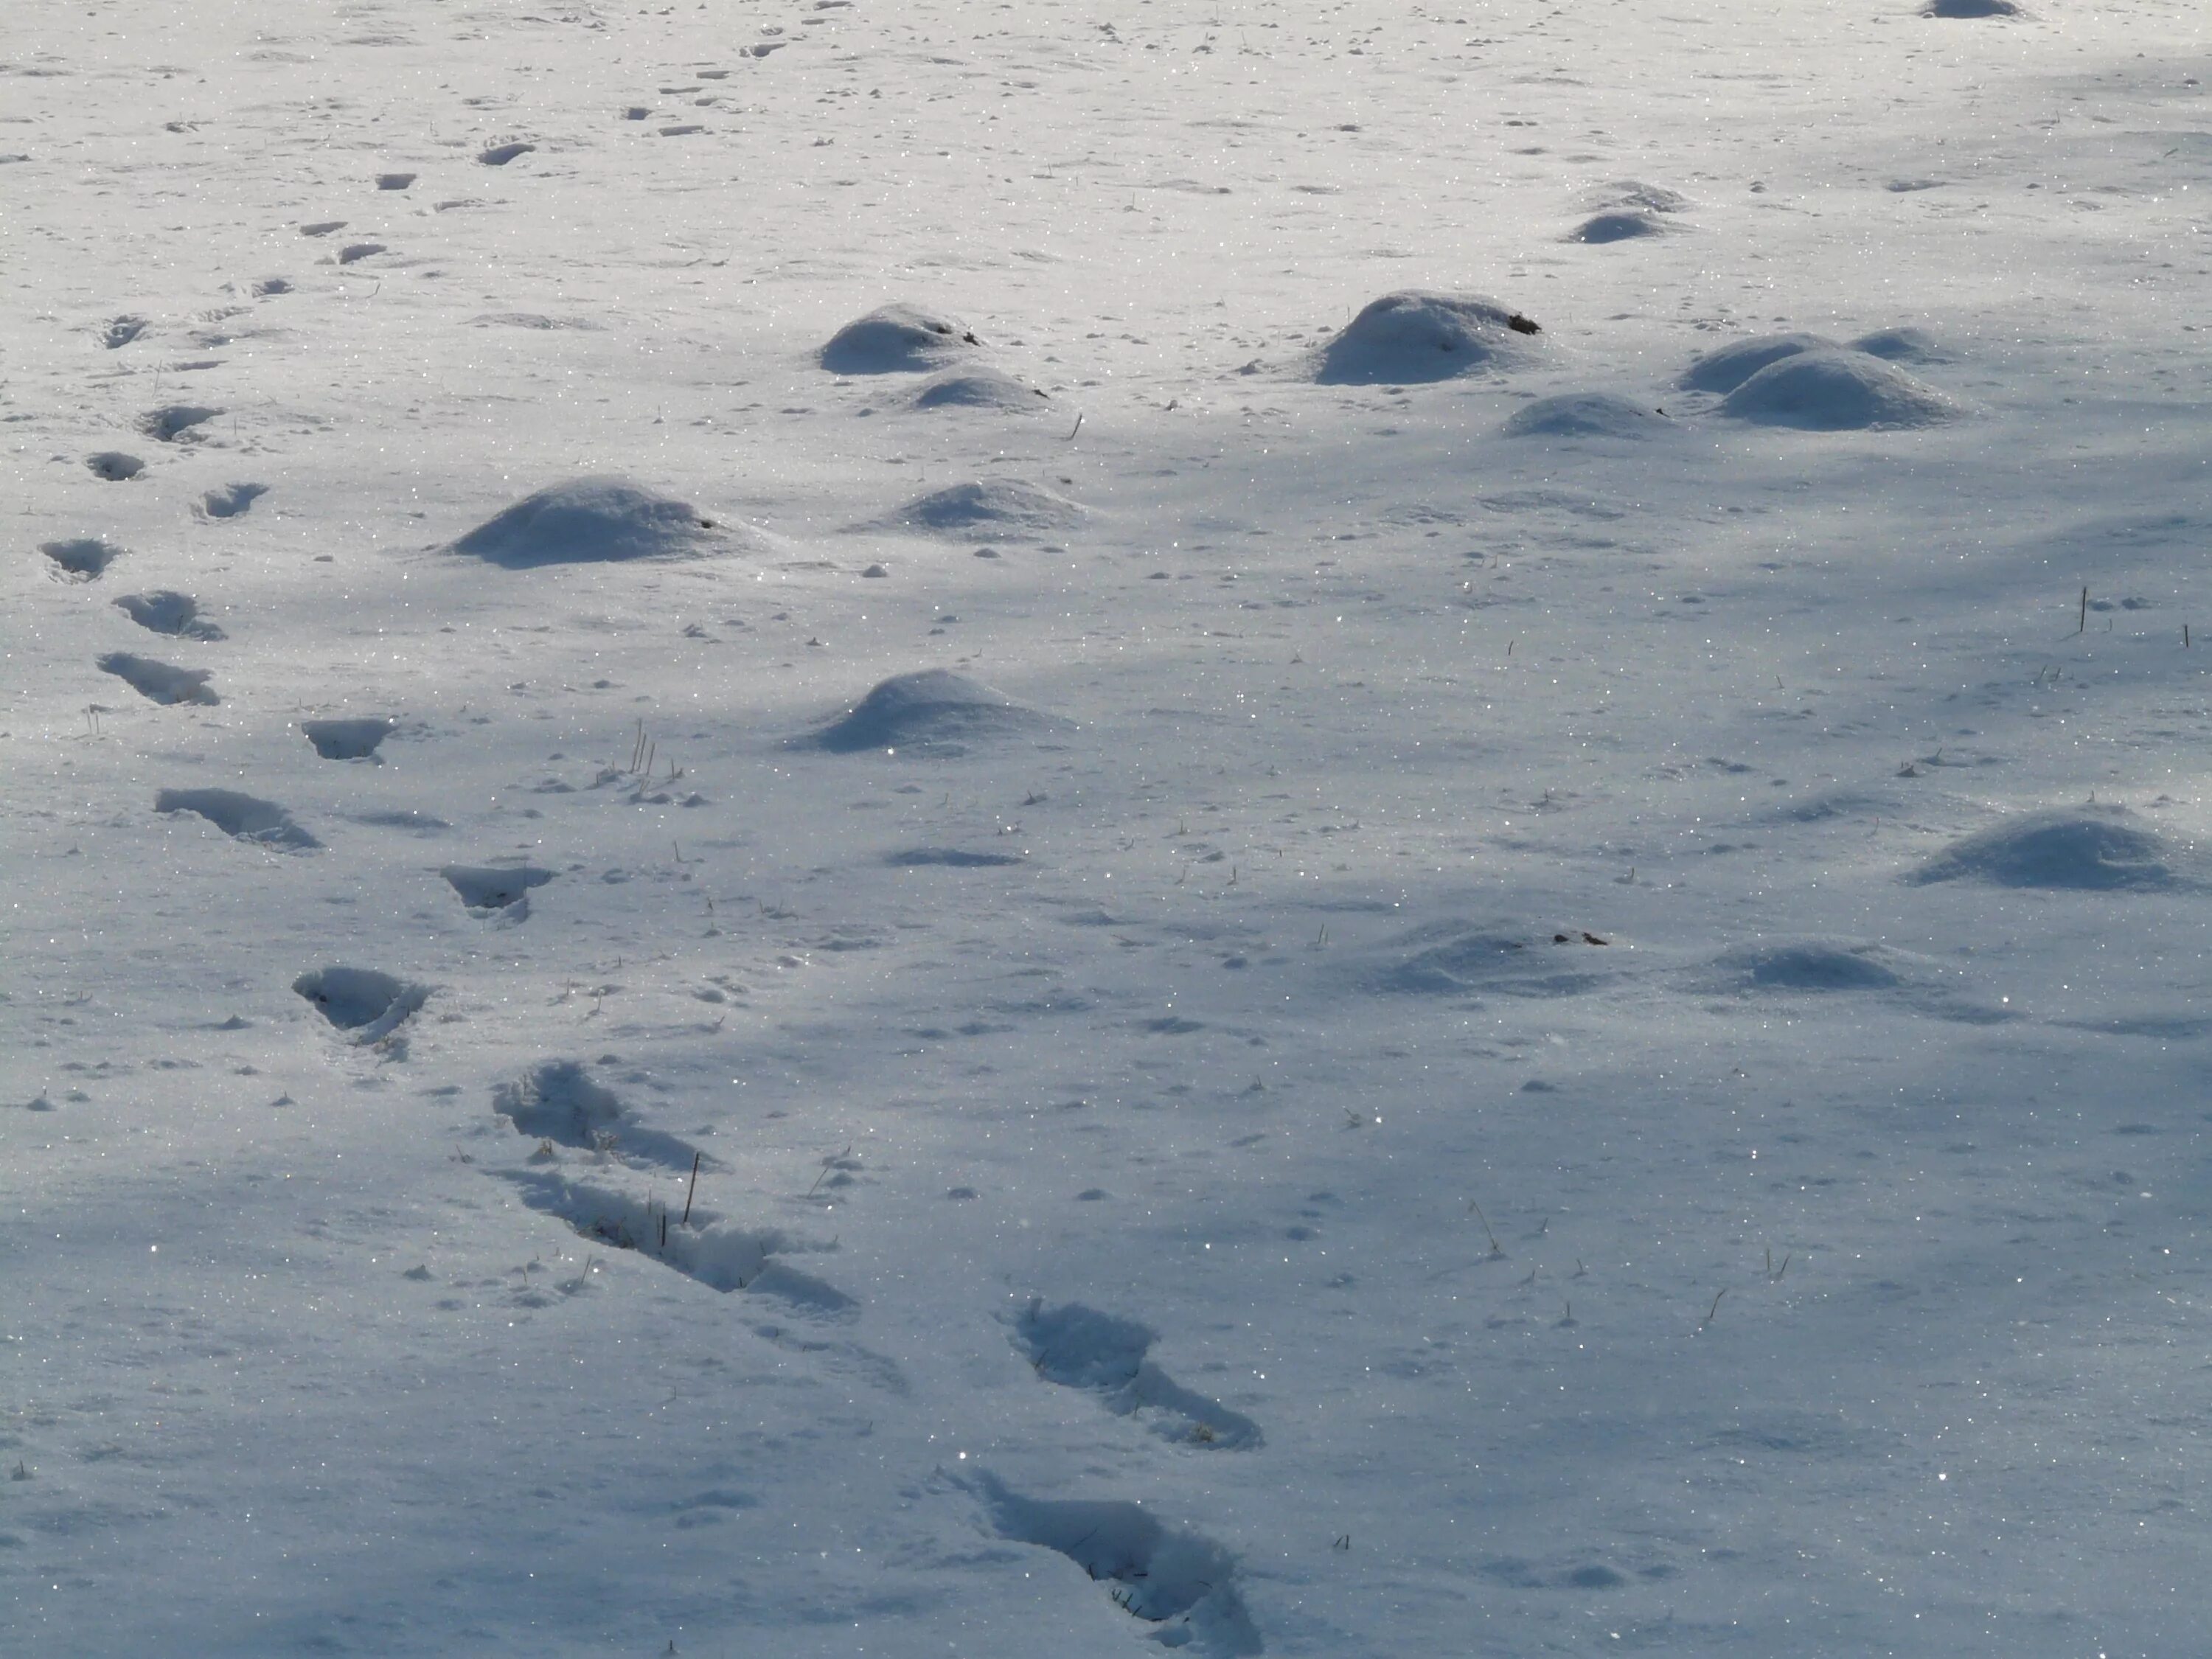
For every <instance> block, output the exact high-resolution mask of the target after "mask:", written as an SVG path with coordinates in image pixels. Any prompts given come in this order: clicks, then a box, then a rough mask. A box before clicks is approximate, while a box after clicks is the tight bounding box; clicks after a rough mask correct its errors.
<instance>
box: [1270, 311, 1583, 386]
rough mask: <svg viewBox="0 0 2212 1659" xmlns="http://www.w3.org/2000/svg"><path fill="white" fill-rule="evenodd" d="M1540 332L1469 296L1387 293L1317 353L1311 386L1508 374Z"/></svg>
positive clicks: (1528, 353) (1529, 350) (1521, 318)
mask: <svg viewBox="0 0 2212 1659" xmlns="http://www.w3.org/2000/svg"><path fill="white" fill-rule="evenodd" d="M1542 332H1543V331H1542V329H1541V328H1540V327H1539V326H1538V325H1536V324H1535V323H1534V321H1533V320H1532V319H1529V318H1528V317H1525V316H1523V315H1522V313H1519V312H1517V311H1515V310H1513V309H1512V308H1511V307H1507V306H1503V305H1500V304H1498V301H1495V300H1488V299H1485V298H1483V297H1482V296H1480V295H1473V294H1435V293H1430V292H1428V291H1426V290H1423V289H1406V290H1403V291H1401V292H1400V293H1396V294H1386V295H1383V297H1382V298H1381V299H1379V300H1376V301H1374V302H1373V303H1372V304H1370V305H1369V306H1368V307H1367V308H1366V309H1365V310H1364V311H1362V312H1361V313H1359V314H1358V316H1357V317H1355V318H1353V319H1352V320H1351V321H1350V322H1349V323H1347V324H1346V325H1345V326H1344V328H1343V329H1342V330H1341V331H1339V332H1338V333H1337V334H1336V335H1335V336H1334V337H1333V338H1332V339H1331V340H1330V341H1329V343H1328V344H1327V345H1326V346H1324V347H1322V350H1321V353H1320V355H1319V356H1318V358H1317V359H1316V362H1315V365H1314V379H1315V380H1318V381H1320V382H1321V383H1322V385H1324V386H1387V385H1393V384H1396V383H1399V382H1411V381H1417V380H1449V379H1450V378H1451V377H1452V376H1454V375H1455V374H1472V373H1474V371H1476V370H1478V369H1486V368H1510V367H1513V366H1515V365H1516V364H1519V363H1522V362H1526V361H1528V359H1529V358H1531V357H1532V356H1534V352H1535V338H1536V337H1537V336H1539V335H1541V333H1542Z"/></svg>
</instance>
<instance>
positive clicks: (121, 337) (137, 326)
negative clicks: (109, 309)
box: [100, 313, 147, 351]
mask: <svg viewBox="0 0 2212 1659" xmlns="http://www.w3.org/2000/svg"><path fill="white" fill-rule="evenodd" d="M146 329H147V322H146V319H144V318H143V317H133V316H131V315H130V314H128V313H125V315H123V316H120V317H111V318H110V319H108V320H107V322H106V324H105V325H102V327H101V328H100V344H102V345H104V346H106V348H107V349H109V350H110V351H115V350H118V349H121V348H122V347H124V346H127V345H129V344H130V343H131V342H132V341H133V340H135V339H137V337H139V336H140V335H141V334H143V333H144V332H145V331H146Z"/></svg>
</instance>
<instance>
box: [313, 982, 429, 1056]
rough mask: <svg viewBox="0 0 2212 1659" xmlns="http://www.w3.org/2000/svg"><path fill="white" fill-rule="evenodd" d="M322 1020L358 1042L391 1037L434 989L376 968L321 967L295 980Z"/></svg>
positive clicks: (348, 1039) (349, 1039)
mask: <svg viewBox="0 0 2212 1659" xmlns="http://www.w3.org/2000/svg"><path fill="white" fill-rule="evenodd" d="M292 988H293V989H294V990H295V991H297V992H298V993H299V994H301V996H303V997H305V998H307V1000H308V1001H310V1002H312V1003H313V1004H314V1005H315V1008H316V1010H317V1012H319V1013H320V1014H321V1015H322V1017H323V1018H325V1019H326V1020H328V1021H330V1023H331V1024H332V1025H333V1026H335V1027H336V1028H337V1030H341V1031H343V1032H344V1033H345V1034H346V1041H347V1042H354V1043H368V1042H378V1041H380V1039H382V1038H384V1037H387V1036H391V1035H392V1032H393V1031H394V1030H398V1027H399V1025H400V1024H401V1023H402V1022H403V1021H404V1020H405V1019H406V1018H408V1017H409V1016H410V1015H411V1014H412V1013H414V1012H415V1011H416V1009H418V1008H420V1007H421V1006H422V1005H423V1004H424V1003H426V1002H428V1000H430V987H428V986H427V985H417V984H415V983H414V982H412V981H409V980H404V979H395V978H393V977H392V975H390V974H382V973H379V972H378V971H377V970H376V969H374V968H318V969H314V970H313V972H312V973H306V974H302V975H300V977H299V978H297V979H295V980H294V981H292Z"/></svg>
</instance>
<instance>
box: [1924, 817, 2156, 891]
mask: <svg viewBox="0 0 2212 1659" xmlns="http://www.w3.org/2000/svg"><path fill="white" fill-rule="evenodd" d="M2171 856H2172V855H2171V854H2170V853H2169V851H2168V850H2167V848H2166V838H2165V837H2164V836H2161V835H2160V833H2159V832H2158V830H2156V829H2154V828H2152V827H2151V826H2150V825H2148V824H2146V823H2143V822H2142V820H2141V819H2140V818H2138V817H2136V815H2135V814H2134V813H2132V812H2130V811H2128V810H2127V809H2126V808H2125V807H2124V806H2076V807H2071V808H2067V809H2063V810H2061V811H2047V812H2023V813H2021V814H2019V815H2018V816H2016V817H2010V818H2007V819H2005V820H2003V821H2002V822H2001V823H1996V824H1993V825H1992V826H1990V828H1989V829H1984V830H1982V831H1980V832H1979V833H1978V834H1976V835H1972V836H1966V838H1965V839H1964V840H1961V841H1958V842H1954V843H1953V844H1952V845H1951V846H1950V847H1948V848H1945V849H1944V850H1943V851H1942V853H1939V854H1936V857H1934V858H1932V859H1930V860H1929V861H1928V862H1927V863H1926V864H1923V866H1921V867H1920V868H1919V869H1918V870H1917V871H1916V872H1913V873H1912V874H1911V876H1909V877H1907V878H1906V879H1907V880H1908V881H1910V882H1911V883H1912V884H1914V885H1916V886H1919V885H1925V884H1929V883H1931V882H1939V881H1982V882H1988V883H1989V884H1991V885H1992V886H1997V887H2048V888H2060V889H2074V890H2083V891H2091V892H2111V891H2116V890H2128V889H2137V890H2149V889H2158V888H2165V887H2172V886H2174V885H2176V884H2177V878H2176V877H2175V874H2174V872H2173V871H2172V868H2171V867H2170V866H2169V864H2168V860H2169V858H2170V857H2171Z"/></svg>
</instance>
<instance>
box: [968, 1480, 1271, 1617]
mask: <svg viewBox="0 0 2212 1659" xmlns="http://www.w3.org/2000/svg"><path fill="white" fill-rule="evenodd" d="M965 1484H968V1483H965V1482H963V1485H965ZM970 1489H971V1490H975V1491H977V1492H980V1494H981V1497H982V1498H983V1500H984V1501H985V1503H986V1504H988V1505H989V1507H990V1511H991V1521H992V1524H993V1525H994V1526H995V1527H996V1528H997V1529H998V1532H999V1535H1000V1537H1002V1538H1011V1539H1014V1540H1016V1541H1019V1542H1021V1543H1024V1544H1038V1545H1042V1547H1045V1548H1046V1549H1048V1550H1056V1551H1058V1552H1059V1553H1060V1554H1062V1555H1064V1556H1066V1558H1067V1559H1069V1560H1071V1561H1073V1562H1074V1563H1075V1565H1077V1566H1079V1567H1080V1568H1082V1569H1083V1571H1085V1572H1086V1573H1088V1574H1089V1575H1090V1576H1091V1579H1092V1581H1093V1582H1094V1583H1106V1584H1109V1585H1110V1586H1111V1587H1112V1588H1111V1591H1110V1593H1111V1595H1113V1598H1114V1605H1115V1607H1119V1608H1121V1611H1122V1612H1124V1613H1127V1614H1128V1615H1129V1616H1130V1617H1131V1618H1133V1619H1141V1620H1144V1621H1145V1622H1146V1623H1147V1624H1150V1625H1154V1626H1159V1628H1158V1629H1156V1630H1155V1631H1154V1632H1152V1640H1154V1641H1155V1642H1158V1644H1160V1645H1161V1646H1162V1647H1170V1648H1180V1647H1188V1648H1191V1649H1193V1650H1195V1651H1196V1652H1199V1653H1201V1654H1205V1655H1207V1656H1209V1659H1231V1656H1242V1655H1248V1654H1255V1653H1258V1652H1260V1651H1261V1648H1262V1646H1263V1644H1262V1643H1261V1639H1260V1632H1259V1631H1258V1630H1257V1629H1256V1628H1255V1627H1254V1626H1253V1623H1252V1615H1251V1614H1250V1613H1248V1612H1247V1611H1246V1610H1245V1607H1244V1599H1243V1596H1242V1595H1240V1594H1239V1593H1238V1591H1237V1559H1236V1558H1235V1557H1234V1556H1233V1555H1231V1553H1229V1552H1228V1551H1227V1550H1225V1549H1224V1548H1223V1547H1221V1546H1220V1545H1218V1544H1217V1543H1215V1542H1214V1541H1212V1539H1210V1538H1203V1537H1200V1535H1199V1534H1196V1533H1194V1532H1182V1531H1175V1530H1170V1528H1168V1527H1166V1526H1164V1524H1162V1523H1161V1522H1160V1521H1159V1520H1158V1518H1156V1517H1155V1516H1153V1515H1152V1512H1151V1511H1150V1510H1146V1509H1144V1508H1142V1507H1140V1506H1139V1505H1138V1504H1123V1503H1098V1502H1083V1501H1080V1500H1079V1501H1076V1502H1073V1503H1054V1502H1050V1501H1048V1500H1046V1499H1042V1498H1024V1497H1022V1496H1021V1495H1020V1494H1019V1493H1018V1492H1009V1491H1008V1490H1007V1489H1006V1487H1005V1486H1002V1485H1000V1483H999V1481H998V1480H995V1479H994V1477H992V1476H990V1475H988V1474H980V1473H979V1474H977V1475H976V1476H975V1479H974V1482H973V1486H971V1488H970Z"/></svg>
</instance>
